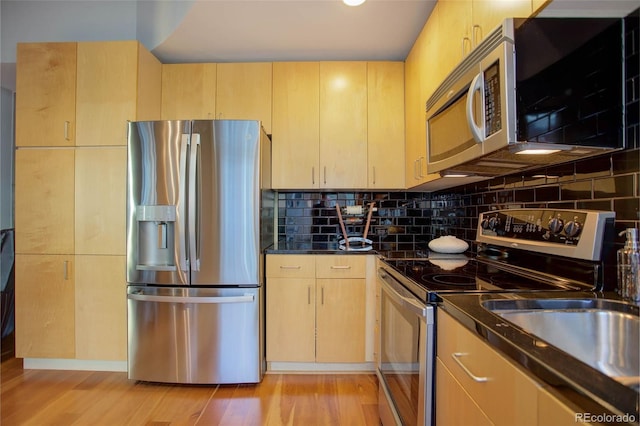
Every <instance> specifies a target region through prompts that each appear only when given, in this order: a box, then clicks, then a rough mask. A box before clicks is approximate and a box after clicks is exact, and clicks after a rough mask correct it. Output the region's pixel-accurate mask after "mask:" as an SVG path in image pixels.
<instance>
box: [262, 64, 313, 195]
mask: <svg viewBox="0 0 640 426" xmlns="http://www.w3.org/2000/svg"><path fill="white" fill-rule="evenodd" d="M319 91H320V64H319V63H318V62H275V63H274V64H273V144H272V148H271V149H272V155H271V158H272V164H273V168H272V179H273V181H272V185H273V187H274V188H276V189H310V188H318V187H319V177H320V166H319V164H320V118H319V114H320V113H319V103H320V99H319V97H320V93H319Z"/></svg>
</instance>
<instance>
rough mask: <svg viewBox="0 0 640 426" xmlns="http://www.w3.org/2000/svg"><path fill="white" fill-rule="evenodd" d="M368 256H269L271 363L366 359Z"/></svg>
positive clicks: (268, 346)
mask: <svg viewBox="0 0 640 426" xmlns="http://www.w3.org/2000/svg"><path fill="white" fill-rule="evenodd" d="M365 260H366V259H365V256H357V255H351V256H349V255H347V256H334V255H317V256H316V255H286V254H284V255H267V283H266V342H267V355H266V356H267V361H268V362H307V363H314V362H315V363H329V362H333V363H361V362H365V361H366V348H365V346H366V345H365V322H366V319H365V318H366V314H365V311H366V282H365V269H366V268H365V264H366V262H365Z"/></svg>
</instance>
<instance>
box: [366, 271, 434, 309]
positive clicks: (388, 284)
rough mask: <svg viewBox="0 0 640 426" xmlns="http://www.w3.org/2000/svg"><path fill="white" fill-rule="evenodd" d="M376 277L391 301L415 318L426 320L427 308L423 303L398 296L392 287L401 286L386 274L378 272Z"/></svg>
mask: <svg viewBox="0 0 640 426" xmlns="http://www.w3.org/2000/svg"><path fill="white" fill-rule="evenodd" d="M378 277H379V278H380V281H381V284H382V290H383V291H384V292H385V293H387V295H388V296H389V297H390V298H391V299H393V300H394V301H395V302H396V303H398V304H399V305H402V307H403V308H407V309H408V310H409V311H411V312H412V313H414V314H416V315H417V316H419V317H421V318H427V306H426V305H425V304H424V303H422V302H421V301H419V300H418V299H416V298H414V297H409V296H403V295H402V294H400V293H399V292H398V290H396V288H394V287H396V286H401V284H400V283H397V281H396V280H395V279H394V278H392V277H391V276H389V275H388V274H387V273H386V272H383V271H378ZM392 280H393V281H392ZM400 288H402V287H400Z"/></svg>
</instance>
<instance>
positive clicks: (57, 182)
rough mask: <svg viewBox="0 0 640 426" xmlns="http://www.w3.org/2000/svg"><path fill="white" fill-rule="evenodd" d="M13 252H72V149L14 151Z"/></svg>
mask: <svg viewBox="0 0 640 426" xmlns="http://www.w3.org/2000/svg"><path fill="white" fill-rule="evenodd" d="M15 209H16V215H15V226H16V241H15V246H16V253H31V254H36V253H37V254H72V253H73V252H74V149H73V148H63V149H48V148H36V149H31V148H25V149H18V150H17V151H16V188H15Z"/></svg>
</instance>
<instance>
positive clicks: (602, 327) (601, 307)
mask: <svg viewBox="0 0 640 426" xmlns="http://www.w3.org/2000/svg"><path fill="white" fill-rule="evenodd" d="M483 306H484V308H485V309H487V310H489V311H491V312H493V313H494V314H496V315H499V316H500V317H502V318H503V319H505V320H506V321H508V322H511V323H513V324H515V325H516V326H518V327H520V328H521V329H523V330H524V331H526V332H527V333H529V334H531V335H534V336H536V337H537V338H540V339H541V340H542V341H543V342H540V345H544V344H545V343H547V344H550V345H552V346H555V347H556V348H558V349H560V350H562V351H564V352H566V353H568V354H569V355H571V356H573V357H575V358H577V359H579V360H580V361H582V362H584V363H586V364H588V365H590V366H591V367H593V368H595V369H597V370H599V371H601V372H602V373H604V374H606V375H608V376H610V377H612V378H614V379H616V380H618V381H620V382H622V383H624V384H625V385H627V386H631V387H634V388H637V387H638V385H640V355H639V352H640V351H639V349H638V339H639V337H640V317H639V316H638V307H637V306H635V305H631V304H627V303H624V302H618V301H615V300H608V299H493V300H487V301H485V302H483Z"/></svg>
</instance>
